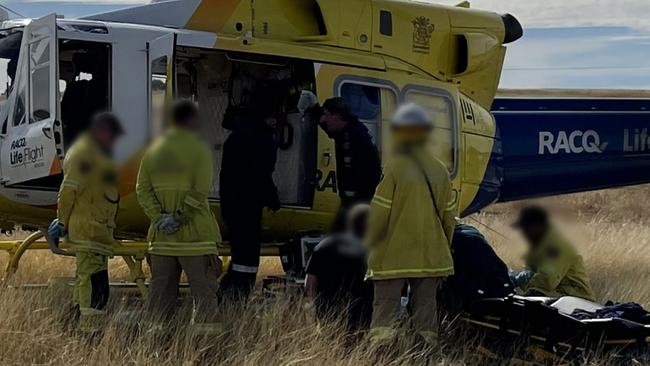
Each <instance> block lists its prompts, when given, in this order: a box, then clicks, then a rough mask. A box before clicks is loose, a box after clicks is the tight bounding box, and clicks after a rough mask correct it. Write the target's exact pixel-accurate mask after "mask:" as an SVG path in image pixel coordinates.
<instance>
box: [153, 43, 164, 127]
mask: <svg viewBox="0 0 650 366" xmlns="http://www.w3.org/2000/svg"><path fill="white" fill-rule="evenodd" d="M166 90H167V56H163V57H160V58H157V59H155V60H153V61H152V62H151V104H150V107H151V110H150V113H151V124H152V133H153V136H156V135H158V134H160V132H161V131H162V127H163V123H164V120H163V117H164V108H165V96H166Z"/></svg>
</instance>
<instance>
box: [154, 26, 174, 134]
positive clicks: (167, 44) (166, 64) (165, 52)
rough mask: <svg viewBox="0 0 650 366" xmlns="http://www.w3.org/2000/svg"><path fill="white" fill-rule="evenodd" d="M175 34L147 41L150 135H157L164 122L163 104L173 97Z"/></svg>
mask: <svg viewBox="0 0 650 366" xmlns="http://www.w3.org/2000/svg"><path fill="white" fill-rule="evenodd" d="M175 47H176V34H174V33H170V34H166V35H164V36H162V37H159V38H156V39H154V40H152V41H151V42H148V43H147V52H148V58H149V77H150V82H149V89H148V93H149V99H148V100H149V121H151V129H150V131H151V136H150V137H155V136H157V135H159V134H160V133H161V132H162V130H163V127H164V123H165V120H164V119H165V106H166V105H167V103H168V102H169V101H171V99H172V98H173V97H174V64H175V63H174V49H175Z"/></svg>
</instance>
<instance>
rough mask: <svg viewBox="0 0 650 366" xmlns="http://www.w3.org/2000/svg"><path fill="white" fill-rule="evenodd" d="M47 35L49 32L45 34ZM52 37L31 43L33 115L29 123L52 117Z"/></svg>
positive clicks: (30, 80) (30, 79)
mask: <svg viewBox="0 0 650 366" xmlns="http://www.w3.org/2000/svg"><path fill="white" fill-rule="evenodd" d="M45 36H47V34H45ZM50 62H51V60H50V39H49V38H48V37H45V38H42V39H40V40H37V41H35V42H33V43H30V45H29V63H30V72H31V75H30V78H29V82H30V88H29V90H30V93H31V103H32V108H31V111H32V112H31V116H30V118H29V123H34V122H39V121H42V120H44V119H47V118H50V112H51V111H50V93H51V91H52V89H51V88H50V84H51V83H52V80H50Z"/></svg>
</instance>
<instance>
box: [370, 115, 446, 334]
mask: <svg viewBox="0 0 650 366" xmlns="http://www.w3.org/2000/svg"><path fill="white" fill-rule="evenodd" d="M391 128H392V138H393V143H394V147H393V151H392V156H391V157H390V158H389V160H388V163H387V165H386V167H385V168H384V172H383V178H382V180H381V182H380V184H379V187H377V191H376V193H375V196H374V198H373V200H372V203H371V211H370V221H369V228H368V235H367V238H366V240H367V244H368V245H369V247H370V255H369V260H368V275H367V277H368V278H369V279H370V280H372V281H373V283H374V287H375V300H374V305H373V316H372V323H371V329H370V333H369V336H370V338H371V339H372V340H374V341H383V340H386V339H390V338H392V337H393V336H394V332H395V331H394V321H395V317H396V315H397V314H398V311H399V309H400V297H401V290H402V287H403V286H404V284H408V285H409V288H410V293H411V301H412V302H411V305H412V306H411V309H412V318H413V325H414V326H415V328H416V331H417V332H418V334H419V335H420V336H421V337H422V339H423V341H425V342H426V343H428V344H430V345H432V346H434V345H436V344H437V338H438V330H437V309H436V292H437V290H438V288H439V286H440V285H441V282H442V280H443V279H444V277H446V276H449V275H451V274H453V273H454V267H453V260H452V257H451V252H450V246H451V237H452V233H453V230H454V226H455V224H456V221H455V216H456V214H455V207H454V204H453V199H452V190H451V183H450V179H449V173H448V171H447V168H446V167H445V165H444V164H443V163H442V162H440V161H439V160H438V159H436V158H435V157H434V156H433V154H432V153H431V151H430V150H429V149H428V148H427V144H428V142H429V138H430V135H431V133H430V132H431V130H432V129H433V128H434V121H433V117H432V116H431V115H430V114H429V113H428V111H426V110H425V109H423V108H421V107H420V106H418V105H415V104H406V105H404V106H402V107H400V108H399V109H398V110H397V112H396V114H395V117H394V118H393V121H392V124H391Z"/></svg>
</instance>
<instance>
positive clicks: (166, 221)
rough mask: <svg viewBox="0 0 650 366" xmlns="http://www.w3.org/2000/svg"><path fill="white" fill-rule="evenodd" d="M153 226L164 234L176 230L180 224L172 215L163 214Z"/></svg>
mask: <svg viewBox="0 0 650 366" xmlns="http://www.w3.org/2000/svg"><path fill="white" fill-rule="evenodd" d="M155 227H156V231H160V232H161V233H163V234H165V235H171V234H174V233H175V232H177V231H178V229H180V227H181V225H180V223H179V222H178V221H177V220H176V217H174V215H163V217H161V218H160V220H158V222H157V223H156V226H155Z"/></svg>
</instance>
